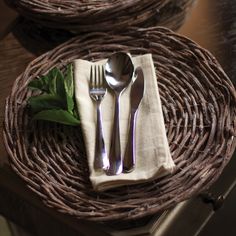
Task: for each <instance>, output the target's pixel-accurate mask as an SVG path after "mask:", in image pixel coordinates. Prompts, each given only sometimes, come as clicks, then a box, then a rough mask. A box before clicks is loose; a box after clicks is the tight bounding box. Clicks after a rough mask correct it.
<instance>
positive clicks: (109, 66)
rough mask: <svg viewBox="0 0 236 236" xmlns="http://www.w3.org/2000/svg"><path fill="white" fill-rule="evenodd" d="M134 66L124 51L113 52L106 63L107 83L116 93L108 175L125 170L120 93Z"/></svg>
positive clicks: (127, 83) (127, 82) (130, 76)
mask: <svg viewBox="0 0 236 236" xmlns="http://www.w3.org/2000/svg"><path fill="white" fill-rule="evenodd" d="M133 73H134V66H133V63H132V61H131V58H130V56H129V55H128V54H127V53H124V52H118V53H115V54H113V55H112V56H111V57H110V58H109V59H108V61H107V63H106V65H105V77H106V81H107V84H108V85H109V87H110V88H111V89H112V90H113V92H114V94H115V114H114V122H113V130H112V138H111V148H110V154H109V162H110V166H109V169H108V170H107V174H108V175H118V174H120V173H122V171H123V161H122V157H121V151H120V124H119V116H120V95H121V94H122V92H123V91H124V90H125V89H126V88H127V86H128V85H129V83H130V82H131V80H132V76H133Z"/></svg>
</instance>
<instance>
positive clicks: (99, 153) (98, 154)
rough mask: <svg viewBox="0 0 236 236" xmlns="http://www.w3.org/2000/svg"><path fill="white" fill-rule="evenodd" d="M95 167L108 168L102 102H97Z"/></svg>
mask: <svg viewBox="0 0 236 236" xmlns="http://www.w3.org/2000/svg"><path fill="white" fill-rule="evenodd" d="M94 167H95V169H104V170H106V169H108V167H109V160H108V157H107V152H106V148H105V142H104V136H103V128H102V114H101V103H100V102H99V103H98V104H97V127H96V141H95V162H94Z"/></svg>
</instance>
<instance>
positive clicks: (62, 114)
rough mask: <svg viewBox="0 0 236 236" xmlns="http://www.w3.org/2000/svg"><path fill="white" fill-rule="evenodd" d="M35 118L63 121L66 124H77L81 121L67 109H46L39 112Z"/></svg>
mask: <svg viewBox="0 0 236 236" xmlns="http://www.w3.org/2000/svg"><path fill="white" fill-rule="evenodd" d="M33 120H46V121H52V122H57V123H61V124H64V125H73V126H77V125H79V124H80V121H79V120H78V119H76V118H75V117H74V116H73V115H72V114H70V113H69V112H68V111H65V110H44V111H41V112H39V113H37V114H36V115H35V116H34V117H33Z"/></svg>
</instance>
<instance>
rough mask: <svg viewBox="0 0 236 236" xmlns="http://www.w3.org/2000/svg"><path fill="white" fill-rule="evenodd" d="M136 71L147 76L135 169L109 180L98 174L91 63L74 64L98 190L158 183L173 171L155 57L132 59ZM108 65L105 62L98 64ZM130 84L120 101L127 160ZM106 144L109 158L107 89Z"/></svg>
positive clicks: (108, 101) (110, 101)
mask: <svg viewBox="0 0 236 236" xmlns="http://www.w3.org/2000/svg"><path fill="white" fill-rule="evenodd" d="M132 61H133V64H134V67H135V68H136V67H138V66H141V67H142V69H143V73H144V80H145V91H144V96H143V99H142V101H141V103H140V106H139V109H138V114H137V122H136V166H135V169H134V171H133V172H131V173H127V174H126V173H124V174H123V173H122V174H120V175H116V176H107V175H106V174H105V173H104V172H103V171H102V170H95V169H94V167H93V165H94V150H95V132H96V104H95V103H94V102H93V100H92V99H91V98H90V96H89V78H90V67H91V65H92V64H93V63H92V62H89V61H85V60H81V59H78V60H75V61H74V78H75V97H76V103H77V106H78V109H79V113H80V120H81V126H82V131H83V137H84V141H85V145H86V154H87V159H88V165H89V169H90V180H91V183H92V185H93V187H94V189H95V190H97V191H102V190H106V189H109V188H114V187H118V186H122V185H130V184H136V183H141V182H145V181H147V180H152V179H156V178H158V177H161V176H163V175H166V174H169V173H171V172H172V171H173V169H174V167H175V164H174V162H173V160H172V158H171V154H170V149H169V145H168V141H167V137H166V131H165V125H164V118H163V113H162V108H161V100H160V95H159V92H158V85H157V82H156V74H155V68H154V65H153V60H152V55H151V54H145V55H141V56H136V57H133V58H132ZM96 63H97V64H105V63H106V60H102V61H99V62H96ZM130 88H131V84H130V85H129V86H128V88H127V89H126V90H125V91H124V93H123V94H122V95H121V99H120V140H121V154H122V157H123V156H124V152H125V148H126V143H127V138H128V127H129V113H130V98H129V96H130ZM101 106H102V108H101V109H102V118H103V129H104V140H105V146H106V150H107V153H108V155H109V151H110V144H111V136H112V127H113V117H114V96H113V93H112V91H111V90H109V89H108V91H107V94H106V95H105V97H104V99H103V101H102V104H101Z"/></svg>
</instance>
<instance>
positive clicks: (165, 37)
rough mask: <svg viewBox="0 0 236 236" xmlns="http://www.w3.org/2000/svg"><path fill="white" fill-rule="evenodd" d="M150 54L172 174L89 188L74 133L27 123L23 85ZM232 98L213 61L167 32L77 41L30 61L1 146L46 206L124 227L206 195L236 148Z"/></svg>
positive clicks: (11, 102)
mask: <svg viewBox="0 0 236 236" xmlns="http://www.w3.org/2000/svg"><path fill="white" fill-rule="evenodd" d="M120 50H123V51H128V52H130V53H131V54H132V55H140V54H144V53H152V55H153V59H154V63H155V67H156V74H157V78H158V80H157V81H158V85H159V90H160V95H161V100H162V109H163V112H164V119H165V125H166V130H167V136H168V141H169V145H170V149H171V153H172V157H173V159H174V161H175V163H176V165H177V169H176V171H175V172H174V173H173V175H169V176H166V177H163V178H161V179H157V180H155V181H151V182H147V183H144V184H137V185H133V186H123V187H119V188H116V189H112V190H109V191H106V192H102V193H96V192H95V191H93V189H92V187H91V183H90V181H89V178H88V175H89V172H88V167H87V161H86V156H85V147H84V143H83V139H82V134H81V130H80V127H78V128H77V129H75V128H74V127H67V126H63V125H56V124H53V123H52V124H49V123H43V122H41V123H40V122H39V123H37V124H34V125H32V123H31V122H30V117H29V115H28V108H27V99H28V98H29V97H30V96H32V92H31V91H30V90H29V89H28V88H27V84H28V82H29V81H31V80H33V79H35V78H36V77H37V76H38V75H41V74H43V73H46V72H47V71H48V70H49V69H51V68H52V67H54V66H59V67H62V68H63V66H64V65H66V64H67V63H69V62H71V61H73V60H74V59H76V58H83V59H88V60H98V59H101V58H106V57H108V56H109V55H110V54H111V53H113V52H115V51H120ZM235 113H236V92H235V89H234V87H233V85H232V83H231V82H230V80H229V79H228V78H227V76H226V74H225V73H224V71H223V70H222V68H221V67H220V65H219V64H218V62H217V61H216V59H215V58H214V57H213V56H212V55H211V54H210V53H209V52H208V51H206V50H204V49H203V48H201V47H200V46H198V45H197V44H195V43H194V42H192V41H190V40H189V39H187V38H185V37H182V36H179V35H177V34H175V33H173V32H172V31H170V30H167V29H165V28H159V27H155V28H146V29H130V30H129V32H128V33H126V34H120V35H117V34H116V35H114V34H112V33H93V34H87V35H86V36H78V37H76V38H74V39H71V40H70V41H68V42H66V43H65V44H63V45H61V46H59V47H57V48H56V49H54V50H52V51H49V52H48V53H46V54H44V55H42V56H40V57H38V58H37V59H36V60H34V61H32V62H31V63H30V64H29V65H28V67H27V68H26V70H25V72H24V73H23V74H22V75H20V76H19V77H18V78H17V79H16V81H15V83H14V85H13V88H12V92H11V94H10V95H9V97H8V98H7V100H6V110H5V125H4V126H5V128H4V140H5V144H6V149H7V151H8V153H9V156H10V163H11V166H12V168H13V170H14V171H15V172H16V173H17V174H18V175H19V176H20V177H21V178H23V179H24V180H25V182H26V184H27V186H28V187H29V188H30V189H32V190H33V191H34V192H35V193H37V194H38V195H39V196H40V197H41V199H42V201H43V202H44V203H45V204H46V205H47V206H49V207H52V208H54V209H56V210H58V211H60V212H63V213H65V214H68V215H72V216H74V217H76V218H82V219H89V220H96V221H104V222H105V221H113V220H118V219H119V220H120V221H121V222H122V221H127V220H130V219H137V218H140V217H144V216H147V215H151V214H154V213H157V212H160V211H162V210H164V209H167V208H170V207H172V206H174V205H175V204H177V203H179V202H180V201H183V200H185V199H188V198H190V197H192V196H193V195H196V194H198V193H200V192H202V191H203V190H205V189H207V188H208V187H209V186H211V185H212V183H213V182H214V181H215V180H216V179H217V178H218V177H219V175H220V174H221V172H222V170H223V169H224V167H225V166H226V164H227V163H228V162H229V160H230V158H231V156H232V153H233V151H234V149H235V145H236V142H235V133H236V126H235V125H236V124H235V122H236V121H235V115H236V114H235Z"/></svg>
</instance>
